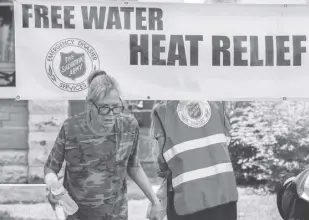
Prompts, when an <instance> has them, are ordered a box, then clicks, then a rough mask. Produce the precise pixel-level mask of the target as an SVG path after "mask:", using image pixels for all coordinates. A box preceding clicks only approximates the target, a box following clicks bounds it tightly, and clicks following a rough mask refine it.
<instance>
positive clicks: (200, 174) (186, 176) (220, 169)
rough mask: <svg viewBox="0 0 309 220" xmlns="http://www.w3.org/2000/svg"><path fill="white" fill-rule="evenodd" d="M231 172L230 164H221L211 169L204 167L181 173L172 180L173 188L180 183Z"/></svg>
mask: <svg viewBox="0 0 309 220" xmlns="http://www.w3.org/2000/svg"><path fill="white" fill-rule="evenodd" d="M226 172H233V166H232V164H231V163H221V164H217V165H214V166H211V167H206V168H202V169H198V170H193V171H190V172H186V173H183V174H181V175H179V176H177V177H175V178H173V180H172V181H173V187H177V186H179V185H180V184H182V183H185V182H189V181H192V180H197V179H201V178H205V177H209V176H214V175H218V174H221V173H226Z"/></svg>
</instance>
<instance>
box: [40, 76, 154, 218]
mask: <svg viewBox="0 0 309 220" xmlns="http://www.w3.org/2000/svg"><path fill="white" fill-rule="evenodd" d="M88 84H89V88H88V95H87V99H86V103H87V108H86V111H85V112H83V113H81V114H77V115H74V116H72V117H69V118H68V119H66V120H65V122H64V123H63V125H62V127H61V129H60V132H59V134H58V137H57V138H56V141H55V144H54V146H53V148H52V150H51V152H50V154H49V156H48V159H47V161H46V164H45V167H44V174H45V175H46V174H48V173H50V172H53V173H55V174H58V173H59V171H60V170H61V167H62V164H63V162H64V161H65V162H66V167H65V175H64V180H63V185H64V187H65V188H66V190H67V191H68V192H69V195H70V196H71V197H72V199H73V200H74V201H75V202H76V203H77V205H78V207H79V209H78V211H77V212H76V213H75V214H74V215H72V216H68V218H67V220H112V219H113V220H127V219H128V201H127V184H126V176H127V174H128V175H129V176H130V177H131V178H132V180H134V181H135V182H136V184H137V185H138V186H139V187H140V188H141V190H142V191H143V192H144V193H145V195H146V196H147V198H148V199H149V200H150V202H151V204H152V207H151V212H150V216H149V218H150V219H153V220H156V219H158V215H159V209H160V207H159V200H158V198H157V197H156V195H155V193H154V191H153V190H152V187H151V185H150V183H149V180H148V178H147V176H146V175H145V173H144V171H143V169H142V168H141V165H140V163H139V161H138V158H137V147H138V138H139V127H138V123H137V120H136V119H135V118H134V117H132V116H127V115H125V114H123V113H122V112H123V108H124V107H123V103H122V101H121V99H120V95H119V94H120V91H119V88H118V86H117V82H116V81H115V79H114V78H112V77H111V76H109V75H107V74H106V73H105V72H104V71H95V72H93V73H92V74H90V76H89V78H88ZM48 199H49V202H50V203H51V205H52V207H53V208H55V203H56V200H55V199H54V198H53V196H52V195H51V193H49V195H48Z"/></svg>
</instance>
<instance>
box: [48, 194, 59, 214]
mask: <svg viewBox="0 0 309 220" xmlns="http://www.w3.org/2000/svg"><path fill="white" fill-rule="evenodd" d="M46 197H47V199H48V202H49V204H50V205H51V206H52V208H53V210H55V207H56V204H57V203H58V200H57V199H55V198H54V197H53V194H51V192H49V194H48V195H47V196H46Z"/></svg>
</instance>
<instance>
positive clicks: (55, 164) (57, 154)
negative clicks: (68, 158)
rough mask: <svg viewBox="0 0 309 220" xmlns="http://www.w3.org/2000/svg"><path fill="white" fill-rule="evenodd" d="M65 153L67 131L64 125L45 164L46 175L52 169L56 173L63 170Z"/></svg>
mask: <svg viewBox="0 0 309 220" xmlns="http://www.w3.org/2000/svg"><path fill="white" fill-rule="evenodd" d="M64 155H65V131H64V125H62V127H61V129H60V132H59V133H58V136H57V138H56V141H55V143H54V146H53V148H52V150H51V152H50V154H49V156H48V158H47V161H46V163H45V166H44V172H45V175H46V174H47V173H49V172H51V171H53V172H55V173H56V174H58V173H59V171H60V170H61V167H62V164H63V161H64Z"/></svg>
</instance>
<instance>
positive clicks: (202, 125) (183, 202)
mask: <svg viewBox="0 0 309 220" xmlns="http://www.w3.org/2000/svg"><path fill="white" fill-rule="evenodd" d="M155 114H156V115H157V116H158V118H159V119H160V121H161V124H162V127H163V130H164V132H165V144H164V146H163V148H162V154H163V157H164V159H165V161H166V163H167V165H168V167H169V169H170V171H171V175H172V181H171V182H172V183H171V184H172V188H173V191H174V208H175V211H176V213H177V214H178V215H186V214H192V213H195V212H197V211H201V210H205V209H207V208H211V207H215V206H219V205H222V204H226V203H229V202H236V201H237V200H238V192H237V187H236V180H235V176H234V172H233V167H232V164H231V161H230V156H229V152H228V146H227V140H228V139H229V137H228V136H229V133H228V131H227V129H226V127H225V126H224V123H225V117H224V109H223V104H222V103H221V102H206V101H202V102H193V101H169V102H167V103H165V104H160V105H158V106H157V107H156V108H155Z"/></svg>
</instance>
